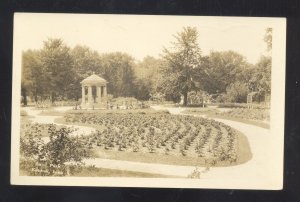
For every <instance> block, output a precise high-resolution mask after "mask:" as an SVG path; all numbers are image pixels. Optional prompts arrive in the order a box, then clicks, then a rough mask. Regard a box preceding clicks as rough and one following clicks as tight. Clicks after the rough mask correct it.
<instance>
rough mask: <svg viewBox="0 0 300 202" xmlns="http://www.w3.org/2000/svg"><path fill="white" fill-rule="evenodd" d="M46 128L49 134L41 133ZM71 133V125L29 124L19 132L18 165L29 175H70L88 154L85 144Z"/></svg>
mask: <svg viewBox="0 0 300 202" xmlns="http://www.w3.org/2000/svg"><path fill="white" fill-rule="evenodd" d="M45 127H47V134H48V137H44V136H45V135H44V134H43V131H44V128H45ZM72 132H73V129H71V128H68V127H64V126H63V127H58V126H56V125H54V124H47V125H45V124H29V125H28V126H27V127H25V128H24V130H23V131H22V134H21V142H20V153H21V157H22V158H21V159H22V161H20V167H21V168H23V169H25V170H26V172H28V173H29V175H39V176H64V175H69V174H70V172H71V171H72V170H74V167H80V165H81V164H82V159H83V158H87V157H89V156H90V152H89V150H88V149H87V148H86V145H85V144H83V143H82V142H81V141H80V139H79V138H78V137H72V136H70V134H71V133H72ZM45 138H49V141H48V142H47V141H45ZM45 142H47V143H45Z"/></svg>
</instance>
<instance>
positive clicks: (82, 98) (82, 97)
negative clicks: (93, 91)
mask: <svg viewBox="0 0 300 202" xmlns="http://www.w3.org/2000/svg"><path fill="white" fill-rule="evenodd" d="M81 104H82V105H85V86H82V96H81Z"/></svg>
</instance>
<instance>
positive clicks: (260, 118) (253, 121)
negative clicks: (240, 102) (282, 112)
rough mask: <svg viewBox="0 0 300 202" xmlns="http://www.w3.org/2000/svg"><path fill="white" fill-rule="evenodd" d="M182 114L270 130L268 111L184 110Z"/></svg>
mask: <svg viewBox="0 0 300 202" xmlns="http://www.w3.org/2000/svg"><path fill="white" fill-rule="evenodd" d="M182 113H183V114H188V115H205V116H206V117H207V118H219V119H226V120H231V121H237V122H241V123H245V124H250V125H254V126H258V127H262V128H266V129H270V123H269V122H270V120H269V119H270V117H269V116H270V115H269V113H270V112H269V110H268V109H247V108H232V109H231V108H226V109H219V108H194V109H186V110H184V111H183V112H182Z"/></svg>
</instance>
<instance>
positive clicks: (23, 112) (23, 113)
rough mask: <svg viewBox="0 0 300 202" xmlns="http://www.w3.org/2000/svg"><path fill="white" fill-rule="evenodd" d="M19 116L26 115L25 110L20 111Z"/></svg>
mask: <svg viewBox="0 0 300 202" xmlns="http://www.w3.org/2000/svg"><path fill="white" fill-rule="evenodd" d="M20 115H21V116H28V113H27V112H26V111H25V110H21V111H20Z"/></svg>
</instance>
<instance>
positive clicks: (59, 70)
mask: <svg viewBox="0 0 300 202" xmlns="http://www.w3.org/2000/svg"><path fill="white" fill-rule="evenodd" d="M41 62H42V65H43V68H44V69H45V72H44V74H45V75H46V78H47V81H48V84H49V85H48V92H49V93H50V96H51V101H52V103H53V102H54V101H55V100H56V99H57V97H58V96H60V97H61V98H62V99H63V98H65V97H66V96H67V94H68V91H69V90H70V86H71V85H72V84H73V83H74V82H75V81H74V78H75V76H74V75H75V74H74V73H75V72H74V69H73V60H72V57H71V54H70V48H69V47H67V46H66V45H65V44H64V43H63V41H62V40H61V39H48V40H47V41H45V42H44V47H43V49H42V50H41Z"/></svg>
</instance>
